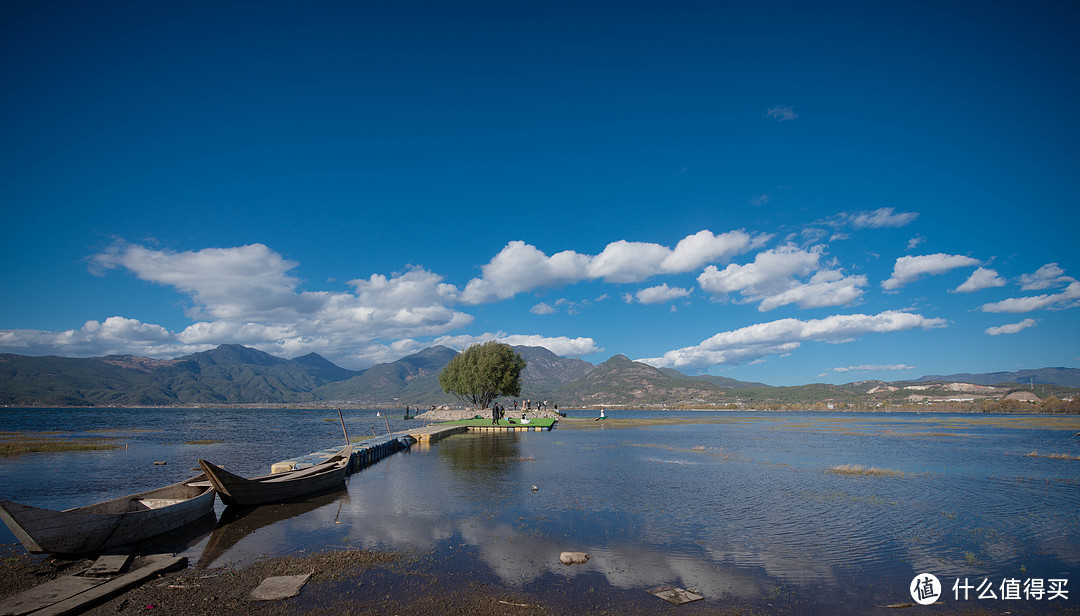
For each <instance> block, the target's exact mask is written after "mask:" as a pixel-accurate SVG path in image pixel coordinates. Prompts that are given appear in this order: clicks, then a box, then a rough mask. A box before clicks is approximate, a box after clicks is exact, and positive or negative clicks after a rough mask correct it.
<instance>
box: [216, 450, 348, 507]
mask: <svg viewBox="0 0 1080 616" xmlns="http://www.w3.org/2000/svg"><path fill="white" fill-rule="evenodd" d="M351 456H352V445H349V446H347V447H345V448H343V449H342V450H341V451H339V452H338V453H336V454H334V456H333V457H331V458H330V459H328V460H327V461H326V462H323V463H321V464H318V465H315V466H312V467H309V468H305V469H300V470H295V471H288V472H285V473H275V474H272V475H263V476H262V477H254V478H252V479H246V478H244V477H240V476H238V475H234V474H232V473H230V472H228V471H226V470H224V469H222V468H221V467H219V466H215V465H213V464H211V463H209V462H207V461H206V460H199V466H201V467H202V469H203V472H204V473H205V474H206V476H207V477H209V479H210V482H211V483H212V484H213V485H214V489H215V490H217V493H218V497H219V498H221V502H223V503H225V504H226V505H240V506H252V505H264V504H267V503H277V502H281V501H287V500H292V499H295V498H301V497H304V496H307V495H309V494H315V493H317V492H323V491H326V490H330V489H331V488H335V487H337V486H339V485H341V484H342V483H344V481H345V475H346V474H347V472H348V469H349V458H350V457H351Z"/></svg>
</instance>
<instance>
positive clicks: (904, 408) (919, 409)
mask: <svg viewBox="0 0 1080 616" xmlns="http://www.w3.org/2000/svg"><path fill="white" fill-rule="evenodd" d="M811 406H814V405H806V406H800V405H787V406H786V407H785V408H761V407H745V408H730V407H727V406H721V405H718V406H716V407H712V408H710V407H693V408H660V407H656V406H648V405H640V406H635V405H617V404H611V405H609V404H597V405H590V406H588V407H573V408H571V407H567V408H564V409H562V410H563V411H568V412H590V413H592V412H598V411H599V409H600V408H604V409H605V410H606V411H607V412H608V413H609V414H610V413H611V412H616V413H618V412H619V411H652V412H656V413H716V412H729V413H824V414H829V413H832V414H847V413H885V414H888V413H956V414H965V415H984V414H989V415H1078V414H1080V411H1076V410H1064V411H1047V410H1040V409H1039V408H1037V407H1035V408H1031V409H1018V410H1008V411H984V410H982V409H979V408H956V407H937V406H929V405H928V406H922V405H918V406H916V405H892V406H881V407H874V408H832V409H829V408H810V407H811ZM409 408H410V413H412V414H413V417H415V416H416V415H415V414H416V412H417V410H419V411H420V413H421V414H422V413H426V412H429V411H430V409H425V408H423V407H421V408H420V409H417V408H416V407H415V406H414V405H410V407H409ZM2 409H55V410H64V409H66V410H88V411H89V410H109V409H115V410H135V409H148V410H168V409H175V410H178V411H179V410H251V411H258V410H298V411H319V410H325V411H333V410H337V409H341V410H352V411H367V410H370V411H385V410H400V411H401V412H402V413H404V412H405V407H404V406H402V405H389V404H370V405H348V404H340V405H330V406H324V405H318V406H315V405H305V404H282V403H268V404H248V403H245V404H178V405H169V406H147V405H141V406H127V405H123V406H121V405H98V406H88V405H77V406H60V405H47V404H41V405H14V404H5V405H0V410H2ZM437 410H438V411H444V412H452V413H464V412H467V411H468V409H462V408H461V407H442V408H439V409H437ZM468 412H472V411H468ZM519 412H522V411H519Z"/></svg>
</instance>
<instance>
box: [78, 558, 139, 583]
mask: <svg viewBox="0 0 1080 616" xmlns="http://www.w3.org/2000/svg"><path fill="white" fill-rule="evenodd" d="M130 561H131V554H106V555H104V556H99V557H98V559H97V560H95V561H94V564H93V565H90V568H89V569H87V570H86V571H83V573H82V574H83V575H85V576H87V577H101V576H104V575H116V574H117V573H120V570H121V569H123V568H124V567H126V566H127V564H128V562H130Z"/></svg>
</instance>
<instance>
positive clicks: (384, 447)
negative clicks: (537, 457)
mask: <svg viewBox="0 0 1080 616" xmlns="http://www.w3.org/2000/svg"><path fill="white" fill-rule="evenodd" d="M556 421H557V420H555V419H532V420H529V422H528V423H521V420H519V419H513V420H506V419H503V420H501V421H499V424H498V425H495V424H492V423H491V420H490V419H466V420H463V421H450V422H445V423H437V424H431V425H427V426H417V427H416V428H411V429H406V430H403V431H401V432H399V433H398V434H397V435H396V436H395V435H391V434H388V435H385V436H380V437H376V438H370V439H368V440H365V441H358V442H355V443H353V454H352V458H351V459H350V460H349V473H355V472H358V471H360V470H362V469H364V468H366V467H368V466H371V465H372V464H375V463H376V462H378V461H379V460H382V459H383V458H385V457H387V456H389V455H391V454H394V453H397V452H399V451H401V450H403V449H409V448H410V447H412V445H413V443H434V442H435V441H438V440H440V439H443V438H445V437H447V436H450V435H451V434H460V433H462V432H518V431H521V432H543V431H547V430H551V428H552V427H554V425H555V422H556ZM340 450H341V447H332V448H330V449H324V450H322V451H316V452H314V453H309V454H306V455H303V456H297V457H295V458H289V459H288V460H282V461H281V462H277V463H275V464H273V465H272V466H271V467H270V472H271V473H284V472H287V471H295V470H298V469H302V468H308V467H311V466H315V465H316V464H319V463H322V462H325V461H326V460H327V459H329V458H331V457H333V456H334V454H336V453H337V452H338V451H340Z"/></svg>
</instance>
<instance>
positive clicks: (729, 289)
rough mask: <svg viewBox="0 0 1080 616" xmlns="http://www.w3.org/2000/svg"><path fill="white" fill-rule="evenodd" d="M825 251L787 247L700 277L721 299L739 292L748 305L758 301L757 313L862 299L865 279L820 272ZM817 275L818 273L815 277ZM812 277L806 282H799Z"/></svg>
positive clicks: (707, 271)
mask: <svg viewBox="0 0 1080 616" xmlns="http://www.w3.org/2000/svg"><path fill="white" fill-rule="evenodd" d="M822 251H823V247H822V246H815V247H813V248H811V249H810V250H802V249H800V248H797V247H795V246H793V245H790V244H788V245H787V246H783V247H780V248H775V249H772V250H766V251H764V252H760V253H758V254H757V255H756V256H755V257H754V262H753V263H747V264H745V265H739V264H735V263H732V264H730V265H728V266H727V267H725V268H724V269H722V270H721V269H719V268H717V267H716V266H714V265H710V266H708V267H706V268H705V271H704V272H702V273H701V275H699V276H698V279H697V280H698V284H699V285H701V288H702V290H704V291H706V292H708V293H711V294H712V295H714V296H718V297H720V298H722V297H725V296H727V294H729V293H733V292H738V293H740V294H741V295H742V296H743V297H744V298H745V301H758V302H761V303H760V304H759V305H758V310H760V311H766V310H772V309H774V308H777V307H780V306H784V305H787V304H799V306H800V307H802V308H817V307H823V306H839V305H844V304H848V303H851V302H853V301H855V300H856V299H858V298H859V297H860V296H861V295H862V287H864V286H866V284H867V280H866V277H865V276H844V275H843V274H842V273H841V272H839V271H836V270H821V271H818V270H819V268H820V261H821V255H822ZM815 272H816V273H815ZM811 274H813V276H812V277H811V278H810V279H809V280H808V281H807V282H801V281H800V280H799V279H800V278H804V277H806V276H810V275H811Z"/></svg>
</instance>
